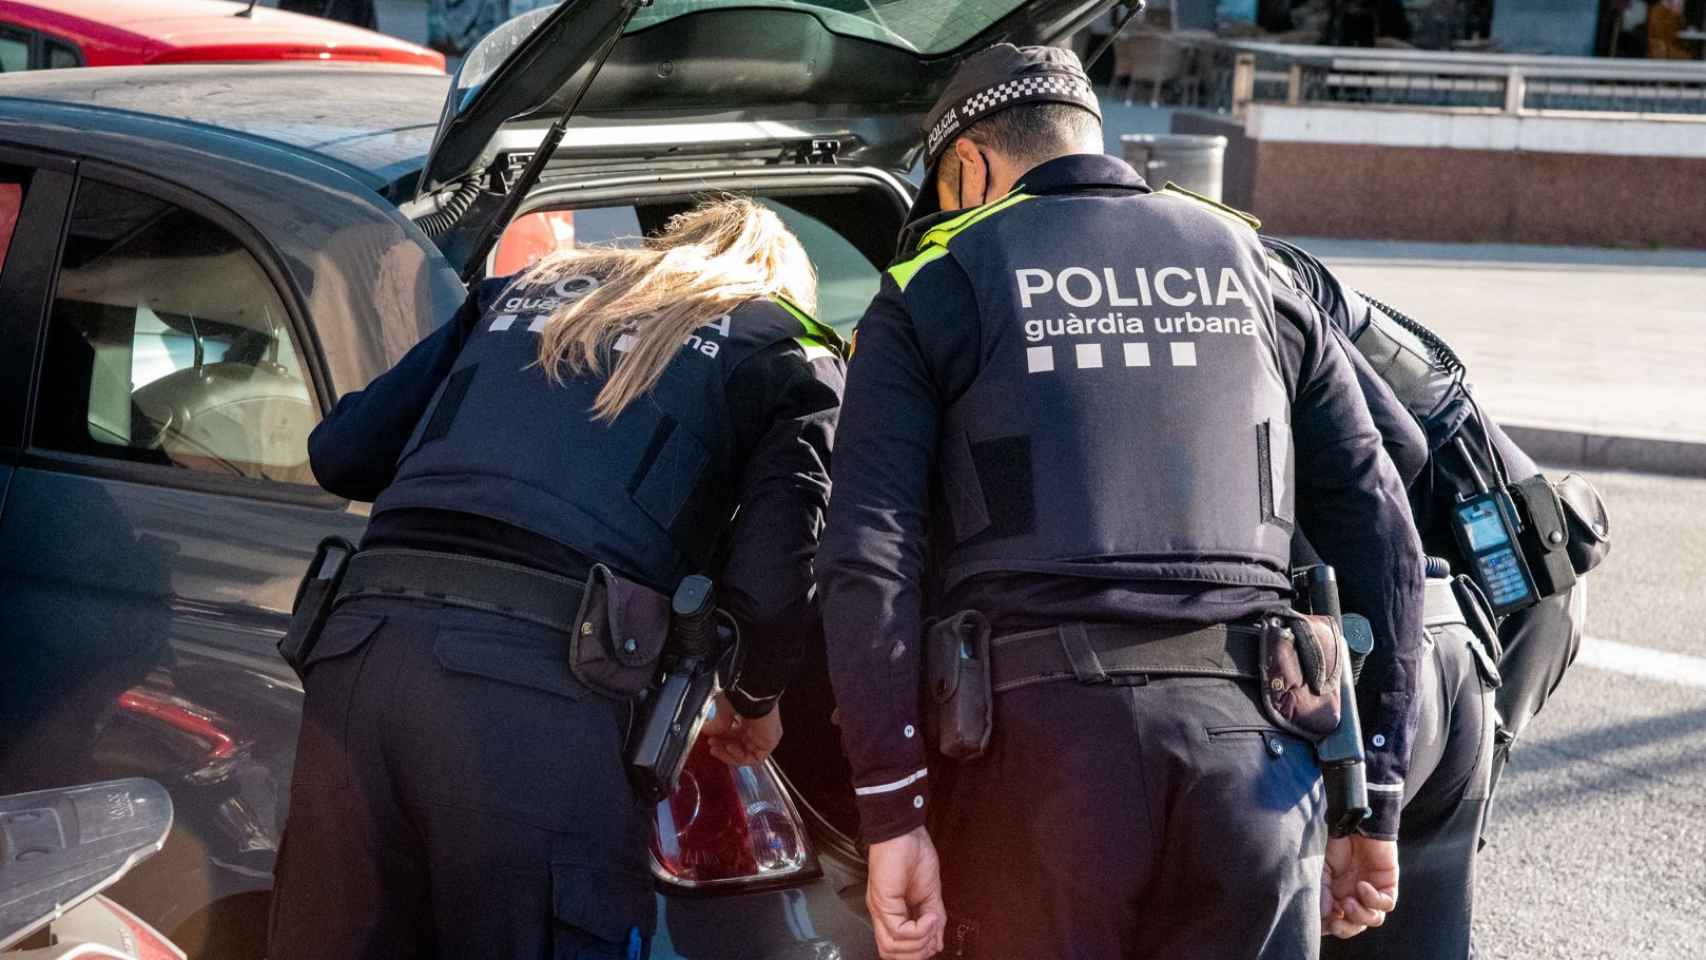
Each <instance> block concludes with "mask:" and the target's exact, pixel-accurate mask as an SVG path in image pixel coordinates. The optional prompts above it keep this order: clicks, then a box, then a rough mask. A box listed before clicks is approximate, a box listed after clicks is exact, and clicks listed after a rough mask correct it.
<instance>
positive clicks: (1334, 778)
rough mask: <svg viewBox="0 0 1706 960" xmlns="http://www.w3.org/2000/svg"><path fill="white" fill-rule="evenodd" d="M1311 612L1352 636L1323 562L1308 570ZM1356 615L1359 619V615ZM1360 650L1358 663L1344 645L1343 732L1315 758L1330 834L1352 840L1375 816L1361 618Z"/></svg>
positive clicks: (1322, 744)
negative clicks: (1363, 703) (1364, 714)
mask: <svg viewBox="0 0 1706 960" xmlns="http://www.w3.org/2000/svg"><path fill="white" fill-rule="evenodd" d="M1308 588H1309V612H1310V613H1313V614H1315V615H1317V616H1325V617H1331V618H1332V619H1333V621H1334V622H1335V623H1337V624H1339V627H1340V630H1339V633H1340V635H1341V637H1343V636H1348V635H1349V633H1350V630H1349V625H1348V624H1346V622H1345V621H1346V619H1347V618H1346V617H1345V616H1344V615H1343V614H1342V613H1341V612H1340V610H1339V581H1338V578H1337V576H1336V575H1335V574H1334V573H1333V568H1332V567H1330V566H1328V565H1326V564H1324V563H1322V564H1316V565H1315V566H1313V567H1310V568H1309V570H1308ZM1353 616H1355V615H1353ZM1355 619H1357V620H1361V621H1362V624H1361V626H1360V627H1359V628H1358V645H1359V646H1361V647H1362V648H1363V649H1362V651H1361V655H1360V656H1358V657H1356V658H1355V659H1353V655H1352V651H1351V648H1350V644H1349V643H1348V642H1347V641H1346V640H1344V639H1341V640H1340V641H1339V727H1338V729H1336V730H1334V731H1333V732H1332V733H1330V734H1328V735H1327V736H1326V737H1323V738H1322V739H1321V740H1319V741H1317V742H1316V744H1315V758H1316V759H1317V760H1319V761H1320V762H1321V783H1322V786H1323V787H1324V788H1325V789H1326V792H1327V833H1328V835H1329V836H1334V837H1348V836H1350V835H1351V834H1352V833H1355V832H1356V828H1357V827H1358V826H1360V825H1361V824H1362V822H1363V821H1364V820H1366V819H1368V818H1369V817H1370V816H1372V815H1373V814H1374V808H1373V807H1370V806H1369V803H1368V773H1367V771H1366V769H1365V768H1364V763H1365V762H1366V760H1367V757H1366V756H1365V754H1364V753H1363V749H1362V718H1361V717H1360V716H1358V715H1357V688H1356V675H1357V674H1358V673H1360V672H1361V671H1362V658H1363V657H1366V656H1367V655H1368V651H1369V649H1371V647H1372V643H1370V642H1366V641H1371V640H1372V636H1371V635H1370V633H1369V630H1368V621H1367V620H1364V619H1363V618H1362V617H1360V616H1356V617H1355Z"/></svg>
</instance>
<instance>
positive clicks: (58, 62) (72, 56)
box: [42, 40, 83, 70]
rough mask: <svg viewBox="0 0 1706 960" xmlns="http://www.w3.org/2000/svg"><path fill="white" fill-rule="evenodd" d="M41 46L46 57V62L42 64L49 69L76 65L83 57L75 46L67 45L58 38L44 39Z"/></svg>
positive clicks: (80, 63) (79, 63) (81, 61)
mask: <svg viewBox="0 0 1706 960" xmlns="http://www.w3.org/2000/svg"><path fill="white" fill-rule="evenodd" d="M42 46H43V52H44V55H45V56H46V59H47V62H46V63H44V64H42V65H43V66H45V67H46V68H47V69H49V70H59V69H62V68H65V67H77V66H81V65H82V64H83V58H82V56H81V55H79V54H78V53H77V48H76V47H72V46H67V45H66V44H63V43H60V42H59V41H58V40H48V41H45V42H44V43H43V45H42Z"/></svg>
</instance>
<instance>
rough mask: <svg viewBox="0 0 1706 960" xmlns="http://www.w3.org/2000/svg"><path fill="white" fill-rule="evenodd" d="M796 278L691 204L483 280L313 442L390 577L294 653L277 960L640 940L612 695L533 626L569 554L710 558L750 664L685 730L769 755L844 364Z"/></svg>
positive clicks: (612, 562)
mask: <svg viewBox="0 0 1706 960" xmlns="http://www.w3.org/2000/svg"><path fill="white" fill-rule="evenodd" d="M815 290H816V278H815V275H814V273H813V270H812V267H811V265H810V263H809V261H808V260H807V258H806V255H805V252H804V251H803V250H802V248H801V247H800V245H799V242H798V241H797V240H796V239H795V238H794V237H793V236H792V235H791V234H790V233H789V232H788V231H787V230H786V228H784V227H783V225H782V224H781V222H780V221H779V220H778V219H777V217H776V216H775V214H774V213H772V212H770V211H769V210H767V209H765V208H764V207H762V206H760V205H758V204H756V203H753V202H750V201H746V200H725V201H720V202H715V203H711V204H709V205H705V206H701V207H698V208H696V209H693V210H691V211H688V212H686V213H682V214H680V215H679V216H677V217H675V218H674V219H672V220H671V221H670V222H669V224H668V226H667V227H666V229H665V230H664V231H663V232H662V234H661V235H660V236H657V237H654V238H652V239H650V240H648V241H646V242H645V243H644V245H643V246H641V247H638V248H589V249H580V250H576V251H572V252H568V253H564V254H561V255H558V256H557V257H555V258H552V259H548V260H547V261H545V262H544V263H542V264H540V265H539V266H538V267H536V268H534V269H533V270H532V271H531V272H529V273H527V274H526V275H524V276H521V277H520V278H519V279H511V280H495V281H488V282H487V283H485V284H483V285H482V286H481V287H480V288H479V289H478V291H477V292H476V294H475V295H474V296H472V297H470V298H469V300H468V302H467V304H466V305H465V306H464V307H463V308H462V310H460V311H459V312H458V313H457V315H456V316H455V317H453V318H452V319H451V321H450V322H449V323H448V324H446V325H445V326H444V327H443V328H441V329H440V330H439V331H438V332H436V333H435V334H433V335H432V336H431V337H429V338H427V339H426V340H425V341H423V342H422V343H421V344H420V345H419V346H417V347H415V349H414V350H412V351H411V352H410V353H409V354H408V355H407V356H406V357H405V358H404V359H403V360H402V361H401V362H400V363H398V364H397V366H396V367H395V368H393V369H392V370H391V371H389V372H388V373H386V374H384V375H383V376H381V377H379V378H378V379H377V380H375V381H374V382H373V383H372V384H371V385H370V386H369V387H368V388H367V389H366V390H363V391H361V392H359V393H355V394H351V395H349V396H346V397H344V398H343V399H342V400H341V401H340V402H339V403H338V405H337V407H336V409H334V410H333V411H332V413H331V415H330V416H329V417H328V418H327V419H326V421H325V422H324V423H322V424H321V425H320V427H319V429H317V430H316V431H315V432H314V434H313V436H312V437H311V438H310V441H309V452H310V456H311V458H312V463H313V467H314V472H315V475H316V476H317V477H318V478H319V480H320V482H321V483H322V484H323V485H324V486H325V487H326V488H327V489H329V490H332V491H334V492H336V493H338V494H340V495H343V496H347V497H350V498H352V499H355V500H372V501H374V508H373V519H372V522H371V525H370V526H369V528H368V532H367V535H366V537H365V539H364V540H363V543H362V551H361V553H358V554H357V560H358V561H362V562H367V563H370V569H369V571H368V573H369V575H371V576H373V577H377V578H379V579H381V580H383V579H385V578H386V577H387V576H390V577H391V578H392V579H395V580H396V581H398V583H397V584H396V586H397V587H398V588H400V589H401V590H402V591H403V592H404V594H405V595H404V596H397V597H388V596H370V597H361V596H358V597H357V598H355V599H352V600H349V601H346V602H342V603H341V604H340V605H339V606H338V607H337V608H336V610H335V611H334V612H333V614H332V616H331V617H330V619H329V621H328V623H327V626H326V628H325V630H324V632H323V633H322V634H321V636H320V639H319V641H318V644H317V645H316V646H315V647H314V649H313V651H312V653H311V655H310V657H309V660H308V663H307V664H306V665H305V666H304V668H303V674H304V681H303V683H304V686H305V688H306V692H307V699H306V702H305V704H304V708H303V722H302V733H301V740H300V744H299V747H298V752H297V757H296V770H295V779H294V781H293V782H292V784H291V800H290V811H289V825H288V828H287V829H286V833H285V841H284V849H283V851H282V853H281V857H280V862H279V866H278V876H277V889H276V892H275V895H274V916H273V922H272V929H271V949H270V956H272V957H273V958H274V960H297V958H311V957H315V958H317V957H324V958H328V960H331V958H336V960H354V958H363V957H413V956H439V957H457V958H479V957H490V958H494V960H495V958H500V957H501V958H505V960H511V958H520V957H534V958H545V957H559V958H560V957H640V956H643V955H644V953H645V952H646V948H647V943H648V939H649V937H650V935H651V932H652V923H653V917H654V914H655V909H656V908H655V905H654V902H653V895H652V892H651V882H650V879H649V876H650V875H649V872H648V870H647V862H646V856H647V854H646V838H647V830H648V827H649V823H650V819H649V814H650V807H649V806H647V805H644V804H642V803H641V802H640V801H639V800H638V799H637V798H636V797H635V795H634V794H633V792H632V791H631V789H630V787H629V785H628V783H627V781H626V779H625V776H624V769H623V738H624V733H625V731H626V730H627V728H628V725H629V724H630V722H631V704H630V702H628V701H626V700H624V699H622V698H621V697H620V696H612V695H610V692H609V691H606V692H604V693H600V692H598V691H595V690H591V689H588V687H587V686H586V685H585V684H583V683H582V682H581V681H580V680H578V679H577V676H576V675H575V674H573V673H572V672H571V669H570V666H569V664H568V657H569V653H568V651H569V648H570V642H571V641H570V636H569V634H568V633H566V632H564V631H562V630H559V629H557V628H555V627H552V626H545V625H544V623H547V622H557V621H561V620H564V619H570V618H575V613H576V607H575V598H576V597H577V596H578V595H579V591H580V589H581V587H580V586H579V585H580V584H583V583H585V582H586V581H587V580H588V575H589V570H590V569H591V568H592V566H593V565H594V564H602V565H604V566H605V567H607V568H608V569H609V570H610V571H611V572H612V574H613V575H614V576H615V577H616V578H618V579H619V580H623V581H628V582H632V583H635V584H638V585H640V586H641V587H643V588H650V590H653V591H657V592H660V593H661V594H663V595H664V596H665V597H667V596H668V594H670V593H671V592H672V591H673V590H674V589H675V587H676V585H677V584H678V583H679V581H681V580H682V579H683V578H684V577H686V576H688V575H691V574H695V573H715V574H716V576H717V581H718V598H719V602H720V604H721V606H722V607H723V608H724V609H725V610H726V611H728V612H729V613H731V614H732V615H733V616H734V618H735V619H736V620H737V621H738V622H739V624H740V626H741V628H742V632H743V639H744V643H745V645H746V647H747V653H746V656H745V658H744V662H745V666H744V667H743V668H742V670H741V673H740V676H739V679H738V681H736V682H734V683H733V685H732V688H731V689H730V690H729V691H728V694H727V700H726V701H725V702H724V703H722V704H721V706H722V708H723V709H721V710H720V711H719V714H718V717H719V718H720V719H718V720H716V721H713V723H712V724H710V725H708V727H709V735H710V736H711V737H712V741H713V750H714V752H716V753H718V754H719V755H720V756H722V757H723V758H724V759H726V760H729V761H731V762H757V761H760V760H762V758H763V757H764V756H765V755H766V754H767V753H768V752H769V751H770V750H771V749H772V748H773V747H774V746H775V745H776V742H777V740H778V739H779V738H780V735H781V727H780V721H779V720H778V719H777V714H776V711H775V709H774V704H775V701H776V698H777V697H778V696H779V695H780V693H781V691H782V688H783V685H784V683H785V682H786V680H787V678H788V675H789V671H790V669H791V667H792V664H793V663H794V662H795V660H796V646H795V645H796V643H797V638H799V637H800V636H801V635H802V634H804V633H806V632H807V631H808V630H809V629H811V628H812V625H813V623H814V622H815V616H814V611H813V601H812V598H811V589H812V577H811V570H812V558H813V554H814V552H815V550H816V546H817V532H818V529H819V526H820V521H821V515H822V512H823V510H824V505H825V501H826V498H827V496H828V493H829V484H828V476H827V464H828V457H829V447H830V442H831V436H832V433H833V430H834V423H835V418H836V413H837V408H838V404H839V400H840V392H841V385H842V378H843V366H842V358H841V347H840V344H839V342H838V341H837V339H836V338H835V336H834V334H833V333H831V332H829V331H828V330H827V329H825V328H823V327H821V326H819V325H818V324H817V323H815V322H813V321H812V320H811V319H810V318H809V316H808V315H807V314H806V312H805V311H806V310H809V309H811V307H812V305H813V301H814V297H815ZM736 508H738V510H739V513H738V517H737V518H736V519H735V520H734V521H733V524H732V526H731V525H730V517H731V515H733V514H734V513H735V511H736ZM720 541H726V542H725V543H724V544H723V546H722V547H721V548H720V547H719V542H720ZM714 553H715V554H718V555H720V556H726V562H724V563H723V564H722V566H721V569H720V571H713V570H712V565H713V563H714V556H713V554H714ZM388 557H389V558H397V557H404V558H407V562H406V563H402V564H401V565H398V566H393V567H391V568H389V569H387V568H386V567H385V565H384V564H386V563H393V562H394V560H386V559H384V558H388ZM363 558H367V560H364V559H363ZM423 558H424V559H423ZM373 564H376V565H378V566H377V569H378V572H377V573H374V572H373V569H371V565H373ZM349 576H350V578H354V577H355V576H356V567H355V565H354V563H353V562H352V566H351V572H350V575H349ZM345 589H346V590H348V589H349V587H348V580H347V579H346V588H345ZM470 594H474V596H470ZM612 596H613V597H614V594H612ZM565 598H566V599H565ZM563 604H567V607H566V609H567V612H566V613H564V612H563V609H564V608H563ZM661 640H662V637H661V636H642V637H639V638H638V643H637V645H633V646H630V647H628V648H626V649H615V650H609V651H605V653H606V654H608V655H609V656H611V657H614V658H615V659H616V660H617V661H620V662H623V663H639V664H640V666H641V667H642V668H646V667H647V664H646V663H645V661H646V657H647V654H648V652H649V653H651V654H653V655H655V653H656V648H657V645H659V644H661ZM613 642H614V643H615V644H616V645H617V647H621V645H622V643H623V642H624V641H623V640H619V639H618V640H614V641H613ZM636 647H637V648H636ZM606 665H607V666H608V665H609V664H606ZM630 672H631V671H630ZM641 672H642V673H645V672H646V669H642V670H641ZM731 707H732V710H731V709H730V708H731Z"/></svg>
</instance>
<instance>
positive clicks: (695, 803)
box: [652, 741, 812, 887]
mask: <svg viewBox="0 0 1706 960" xmlns="http://www.w3.org/2000/svg"><path fill="white" fill-rule="evenodd" d="M811 859H812V858H811V844H810V841H808V840H807V839H806V830H805V825H804V824H802V823H801V822H800V818H799V815H798V814H796V813H795V812H794V807H793V804H792V803H791V802H789V800H788V795H787V793H786V792H785V791H784V790H783V789H782V785H781V783H780V782H778V781H777V779H776V776H775V774H773V773H771V772H770V768H769V767H768V766H762V767H731V766H729V765H728V764H726V763H724V762H722V761H721V760H718V759H717V758H716V757H713V756H711V752H710V750H709V749H707V748H706V746H705V743H704V741H700V742H699V743H696V744H694V745H693V751H692V753H690V754H689V755H688V757H687V765H686V767H685V768H684V769H683V770H682V771H681V782H680V784H678V785H677V786H676V788H675V793H674V795H672V796H671V797H670V798H669V799H668V800H665V801H664V802H663V803H660V804H658V808H657V816H656V821H655V823H654V825H653V830H652V863H653V869H654V870H655V871H656V872H657V874H658V876H659V877H661V878H663V879H664V880H667V881H670V882H672V883H679V884H683V885H685V886H690V887H697V886H705V885H711V884H719V885H720V884H739V883H751V882H757V881H771V880H778V879H782V878H785V877H788V876H790V875H793V874H797V873H802V872H804V871H806V870H807V869H809V868H810V866H811Z"/></svg>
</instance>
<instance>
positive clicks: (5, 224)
mask: <svg viewBox="0 0 1706 960" xmlns="http://www.w3.org/2000/svg"><path fill="white" fill-rule="evenodd" d="M26 179H27V176H26V175H25V174H22V173H17V172H12V171H8V170H6V169H5V168H3V167H0V271H4V270H5V269H6V254H7V253H8V252H10V251H11V249H12V232H13V231H14V230H16V229H17V227H18V211H19V210H21V209H23V206H24V182H25V180H26Z"/></svg>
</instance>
